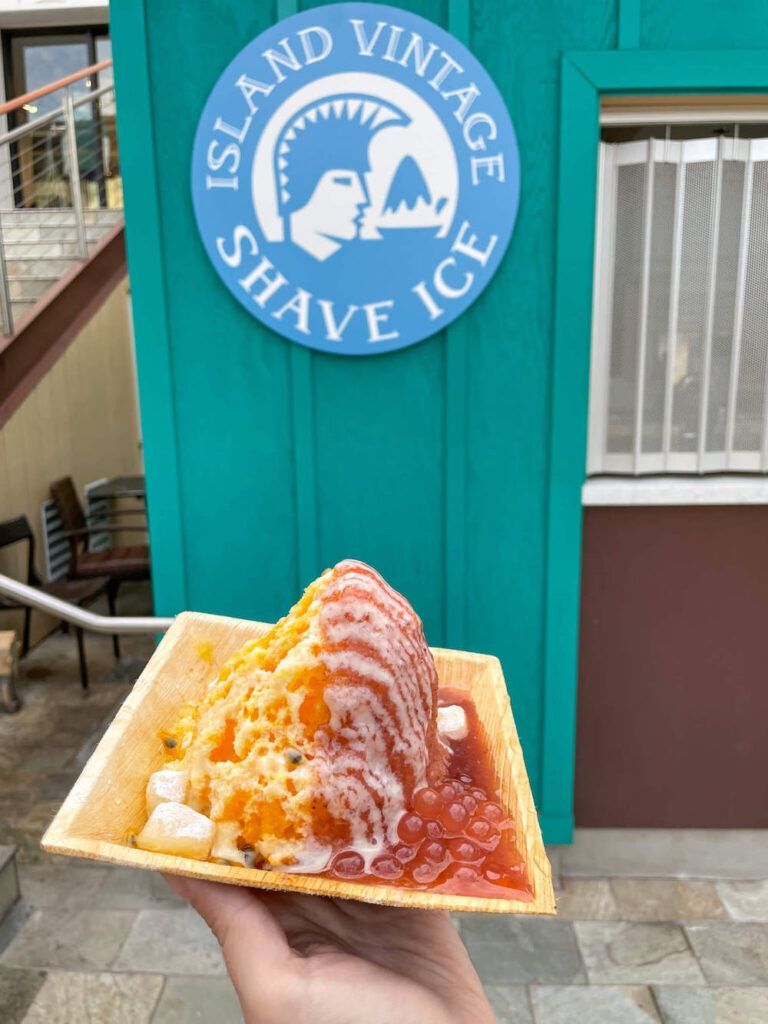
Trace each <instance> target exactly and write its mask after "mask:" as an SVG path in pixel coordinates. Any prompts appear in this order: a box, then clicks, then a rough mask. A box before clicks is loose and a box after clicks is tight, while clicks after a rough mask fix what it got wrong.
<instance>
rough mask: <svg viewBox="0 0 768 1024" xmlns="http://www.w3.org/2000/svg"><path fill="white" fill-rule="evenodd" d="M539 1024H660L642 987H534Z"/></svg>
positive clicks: (651, 998)
mask: <svg viewBox="0 0 768 1024" xmlns="http://www.w3.org/2000/svg"><path fill="white" fill-rule="evenodd" d="M531 1002H532V1003H533V1013H534V1019H535V1021H536V1024H661V1018H660V1017H659V1015H658V1012H657V1010H656V1006H655V1005H654V1002H653V996H652V995H651V993H650V990H649V989H647V988H645V987H644V986H642V985H624V986H614V985H600V986H591V985H589V986H587V985H532V986H531Z"/></svg>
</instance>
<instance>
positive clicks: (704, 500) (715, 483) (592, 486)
mask: <svg viewBox="0 0 768 1024" xmlns="http://www.w3.org/2000/svg"><path fill="white" fill-rule="evenodd" d="M581 503H582V505H584V506H590V507H591V506H600V505H616V506H620V505H768V477H764V476H757V475H755V476H739V475H727V474H723V475H718V476H652V477H642V476H641V477H626V476H616V477H605V476H603V477H593V478H592V479H591V480H587V481H586V483H585V484H584V485H583V486H582V489H581Z"/></svg>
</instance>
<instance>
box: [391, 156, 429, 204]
mask: <svg viewBox="0 0 768 1024" xmlns="http://www.w3.org/2000/svg"><path fill="white" fill-rule="evenodd" d="M419 199H421V200H422V201H423V202H424V203H425V204H426V205H429V204H430V203H431V202H432V196H431V195H430V194H429V186H428V185H427V183H426V181H425V180H424V175H423V174H422V173H421V169H420V167H419V165H418V164H417V163H416V161H415V160H414V159H413V157H412V156H406V157H403V159H402V160H401V161H400V165H399V166H398V168H397V170H396V171H395V176H394V178H393V179H392V184H391V185H390V186H389V192H388V193H387V198H386V199H385V200H384V212H385V213H396V212H401V211H402V209H403V207H407V209H409V210H413V209H415V207H416V204H417V202H418V201H419Z"/></svg>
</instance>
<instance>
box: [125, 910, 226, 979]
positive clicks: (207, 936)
mask: <svg viewBox="0 0 768 1024" xmlns="http://www.w3.org/2000/svg"><path fill="white" fill-rule="evenodd" d="M108 913H119V911H108ZM114 967H115V969H116V970H120V971H159V972H160V973H161V974H225V973H226V972H225V970H224V962H223V960H222V956H221V950H220V949H219V944H218V942H217V941H216V939H215V938H214V937H213V934H212V933H211V931H210V930H209V928H208V926H207V925H206V923H205V922H204V921H203V920H202V919H201V918H200V917H198V916H197V914H196V913H195V912H194V911H193V910H191V909H188V908H186V907H184V908H180V909H178V910H177V909H175V908H174V909H172V910H170V909H169V910H140V911H139V913H138V915H137V916H136V920H135V922H134V925H133V928H132V929H131V933H130V935H129V936H128V938H127V940H126V942H125V945H124V946H123V948H122V950H121V951H120V955H119V956H118V958H117V960H116V961H115V963H114Z"/></svg>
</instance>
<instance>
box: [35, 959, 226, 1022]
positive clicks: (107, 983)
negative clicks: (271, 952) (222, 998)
mask: <svg viewBox="0 0 768 1024" xmlns="http://www.w3.org/2000/svg"><path fill="white" fill-rule="evenodd" d="M162 987H163V979H162V978H161V977H160V976H159V975H156V974H79V973H75V972H73V971H52V972H51V973H50V974H49V975H48V977H47V978H46V979H45V982H44V983H43V986H42V988H41V989H40V991H39V992H38V993H37V996H36V997H35V999H34V1001H33V1003H32V1005H31V1006H30V1008H29V1010H28V1012H27V1015H26V1017H24V1024H91V1022H92V1024H149V1021H150V1019H151V1017H152V1011H153V1010H154V1008H155V1006H156V1004H157V1000H158V997H159V995H160V990H161V989H162ZM210 1019H211V1021H214V1020H218V1017H212V1018H210Z"/></svg>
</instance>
